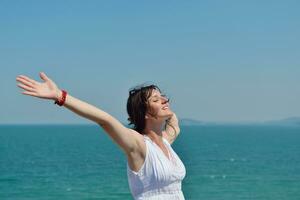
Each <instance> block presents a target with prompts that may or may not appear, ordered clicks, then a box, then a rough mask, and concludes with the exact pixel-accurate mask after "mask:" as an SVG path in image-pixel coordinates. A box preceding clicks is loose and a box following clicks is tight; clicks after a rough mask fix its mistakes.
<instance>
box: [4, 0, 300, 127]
mask: <svg viewBox="0 0 300 200" xmlns="http://www.w3.org/2000/svg"><path fill="white" fill-rule="evenodd" d="M299 6H300V3H299V1H247V2H246V1H92V0H89V1H1V3H0V26H1V31H0V44H1V45H0V58H1V59H0V66H1V69H2V70H1V73H0V85H1V94H0V95H1V99H2V103H1V105H0V106H1V108H0V109H1V115H0V123H1V124H7V123H22V124H27V123H90V122H89V121H87V120H86V119H83V118H81V117H79V116H76V115H74V114H72V113H71V112H70V111H69V110H67V109H62V108H60V107H58V106H56V105H53V102H50V101H45V100H41V99H37V98H32V97H28V96H24V95H21V94H20V92H21V90H20V89H19V88H17V87H16V81H15V77H16V76H17V75H19V74H25V75H27V76H30V77H32V78H34V79H36V80H40V79H39V77H38V72H40V71H44V72H45V73H46V74H47V75H48V76H49V77H50V78H52V79H53V80H54V81H55V82H56V83H57V84H58V86H59V87H60V88H63V89H66V90H68V92H69V93H70V94H71V95H73V96H75V97H77V98H79V99H82V100H85V101H87V102H89V103H91V104H93V105H95V106H97V107H99V108H101V109H103V110H105V111H106V112H108V113H110V114H112V115H113V116H115V117H116V118H117V119H119V120H120V121H122V122H126V119H127V113H126V101H127V97H128V90H129V88H131V87H133V86H135V85H137V84H140V83H144V82H150V83H155V84H157V85H159V86H160V87H161V89H162V90H163V91H164V92H165V93H166V94H167V95H169V96H170V97H171V99H172V102H171V103H172V104H171V105H172V108H173V110H174V111H175V112H176V113H177V115H178V116H179V117H180V118H193V119H198V120H203V121H214V122H248V121H251V122H252V121H265V120H277V119H282V118H287V117H293V116H300V78H299V77H300V59H299V58H300V40H299V35H300V12H299Z"/></svg>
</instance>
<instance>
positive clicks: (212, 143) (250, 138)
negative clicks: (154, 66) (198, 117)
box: [0, 125, 300, 200]
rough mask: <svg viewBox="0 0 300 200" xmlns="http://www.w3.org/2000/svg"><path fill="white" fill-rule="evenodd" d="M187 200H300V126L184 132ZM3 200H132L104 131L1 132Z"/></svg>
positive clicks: (121, 159)
mask: <svg viewBox="0 0 300 200" xmlns="http://www.w3.org/2000/svg"><path fill="white" fill-rule="evenodd" d="M173 148H174V149H175V151H176V152H177V153H178V155H179V156H180V157H181V159H182V160H183V162H184V164H185V166H186V169H187V176H186V178H185V179H184V181H183V192H184V194H185V197H186V199H188V200H189V199H193V200H201V199H205V200H217V199H222V200H232V199H255V200H257V199H261V200H266V199H270V200H271V199H272V200H285V199H288V200H293V199H295V200H296V199H297V200H298V199H300V127H299V126H298V127H297V126H294V127H287V126H199V127H193V126H190V127H182V129H181V135H180V137H179V138H178V139H177V141H176V142H175V143H174V145H173ZM0 199H1V200H6V199H12V200H21V199H22V200H23V199H24V200H29V199H36V200H37V199H39V200H46V199H53V200H54V199H66V200H71V199H72V200H76V199H78V200H79V199H132V198H131V195H130V192H129V188H128V183H127V176H126V160H125V156H123V154H122V152H121V150H119V149H118V148H117V146H116V144H115V143H113V142H111V140H110V138H109V137H108V136H107V135H105V133H104V132H103V131H102V129H101V128H100V127H98V126H62V125H60V126H46V125H44V126H42V125H40V126H0Z"/></svg>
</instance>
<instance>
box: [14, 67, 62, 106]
mask: <svg viewBox="0 0 300 200" xmlns="http://www.w3.org/2000/svg"><path fill="white" fill-rule="evenodd" d="M40 77H41V79H42V80H44V82H37V81H35V80H33V79H31V78H29V77H27V76H24V75H19V76H17V78H16V80H17V81H18V82H19V84H18V87H20V88H22V89H24V90H25V91H23V92H22V94H25V95H30V96H34V97H39V98H43V99H53V100H56V99H57V94H58V93H59V89H58V87H57V86H56V84H55V83H54V82H53V81H52V80H51V79H50V78H48V77H47V76H46V74H45V73H43V72H41V73H40Z"/></svg>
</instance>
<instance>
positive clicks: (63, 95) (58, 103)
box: [54, 90, 68, 106]
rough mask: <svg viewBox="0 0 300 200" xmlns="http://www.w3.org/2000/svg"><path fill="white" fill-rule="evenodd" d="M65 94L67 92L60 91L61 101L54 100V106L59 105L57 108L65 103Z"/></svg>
mask: <svg viewBox="0 0 300 200" xmlns="http://www.w3.org/2000/svg"><path fill="white" fill-rule="evenodd" d="M67 94H68V93H67V91H65V90H62V97H61V99H58V100H56V101H55V102H54V104H57V105H59V106H62V105H64V103H65V101H66V97H67Z"/></svg>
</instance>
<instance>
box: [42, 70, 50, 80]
mask: <svg viewBox="0 0 300 200" xmlns="http://www.w3.org/2000/svg"><path fill="white" fill-rule="evenodd" d="M40 77H41V79H43V80H44V81H48V80H49V78H48V76H46V74H45V73H44V72H40Z"/></svg>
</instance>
